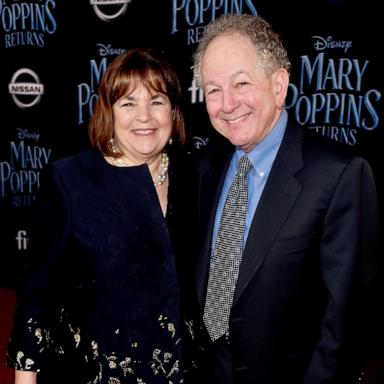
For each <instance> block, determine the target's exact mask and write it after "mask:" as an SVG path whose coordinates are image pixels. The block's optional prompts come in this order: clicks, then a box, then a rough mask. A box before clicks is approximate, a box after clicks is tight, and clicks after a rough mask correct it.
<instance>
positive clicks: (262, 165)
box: [211, 109, 288, 254]
mask: <svg viewBox="0 0 384 384" xmlns="http://www.w3.org/2000/svg"><path fill="white" fill-rule="evenodd" d="M287 121H288V114H287V111H286V110H285V109H283V110H282V112H281V115H280V117H279V120H278V121H277V123H276V125H275V127H274V128H273V129H272V130H271V132H270V133H269V134H268V135H267V136H266V137H265V138H264V139H263V140H262V141H261V142H260V143H259V144H257V145H256V147H255V148H254V149H252V151H251V152H249V153H248V154H247V155H248V158H249V160H250V161H251V163H252V165H253V167H252V168H251V169H250V171H249V172H248V174H247V184H248V211H247V218H246V221H245V231H244V244H245V243H246V241H247V238H248V233H249V228H250V226H251V223H252V219H253V216H254V214H255V211H256V208H257V205H258V203H259V200H260V196H261V194H262V193H263V190H264V186H265V183H266V181H267V178H268V175H269V172H270V171H271V168H272V164H273V162H274V160H275V157H276V154H277V151H278V150H279V148H280V144H281V141H282V140H283V136H284V133H285V128H286V125H287ZM244 154H245V152H244V151H243V150H241V149H238V148H236V150H235V152H234V154H233V156H232V159H231V163H230V165H229V168H228V171H227V175H226V177H225V181H224V185H223V189H222V191H221V195H220V200H219V204H218V206H217V210H216V217H215V224H214V227H213V237H212V249H211V254H212V252H213V248H214V244H215V243H216V237H217V231H218V229H219V224H220V219H221V215H222V211H223V208H224V203H225V199H226V197H227V194H228V192H229V188H230V187H231V184H232V182H233V180H234V178H235V176H236V170H237V164H238V161H239V159H240V157H241V156H243V155H244Z"/></svg>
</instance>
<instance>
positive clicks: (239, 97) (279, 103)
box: [201, 34, 288, 152]
mask: <svg viewBox="0 0 384 384" xmlns="http://www.w3.org/2000/svg"><path fill="white" fill-rule="evenodd" d="M201 83H202V87H203V90H204V95H205V101H206V106H207V111H208V115H209V118H210V120H211V123H212V125H213V127H214V128H215V129H216V130H217V131H218V132H219V133H221V134H222V135H223V136H224V137H226V138H227V139H228V140H229V141H230V142H231V143H232V144H233V145H235V146H237V147H240V148H241V149H243V150H244V151H245V152H249V151H251V150H252V149H253V148H254V147H255V146H256V145H257V144H258V143H259V142H261V141H262V140H263V139H264V137H265V136H266V135H267V134H268V133H269V132H270V131H271V129H272V128H273V127H274V125H275V123H276V121H277V120H278V118H279V115H280V112H281V109H282V107H283V104H284V100H285V97H286V92H287V86H288V73H287V72H286V71H285V70H284V69H279V70H277V71H276V72H275V73H273V74H272V75H270V76H267V75H266V73H265V71H264V69H263V68H261V67H260V66H259V65H258V62H257V56H256V49H255V47H254V46H253V44H252V43H251V41H250V39H249V38H248V37H246V36H243V35H240V34H232V35H222V36H219V37H216V38H215V39H214V40H212V41H211V42H210V44H209V45H208V47H207V49H206V51H205V52H204V55H203V57H202V61H201Z"/></svg>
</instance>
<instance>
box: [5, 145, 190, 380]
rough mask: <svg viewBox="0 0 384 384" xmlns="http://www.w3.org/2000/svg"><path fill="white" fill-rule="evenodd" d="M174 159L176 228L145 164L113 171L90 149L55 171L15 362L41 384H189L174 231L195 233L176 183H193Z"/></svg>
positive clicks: (19, 317)
mask: <svg viewBox="0 0 384 384" xmlns="http://www.w3.org/2000/svg"><path fill="white" fill-rule="evenodd" d="M172 163H173V164H175V160H174V159H172V158H171V171H170V189H169V203H168V212H167V216H169V221H170V222H173V223H174V225H176V226H178V227H179V230H175V228H173V230H172V231H170V230H169V228H168V226H167V222H166V219H165V218H164V217H163V214H162V211H161V207H160V204H159V201H158V197H157V194H156V190H155V187H154V185H153V182H152V179H151V176H150V173H149V170H148V167H147V166H146V165H142V166H135V167H115V166H112V165H110V164H108V163H107V162H106V161H105V159H104V158H103V157H102V156H101V155H100V154H99V153H98V152H96V151H94V150H88V151H85V152H82V153H80V154H77V155H74V156H71V157H68V158H65V159H62V160H59V161H56V162H54V163H52V164H51V165H50V166H49V167H48V170H47V175H46V177H45V179H44V182H43V184H42V187H41V189H40V196H39V198H38V200H37V203H36V213H37V215H36V216H37V219H36V220H37V222H35V225H34V228H33V233H32V235H31V237H30V242H31V243H30V247H31V249H32V250H33V263H32V265H31V267H30V270H29V271H28V275H27V279H26V280H25V282H24V283H23V284H22V286H21V288H20V290H19V293H18V305H17V310H16V314H15V326H14V330H13V333H12V337H11V340H10V344H9V350H8V364H9V365H12V366H15V367H16V368H17V369H21V370H31V371H37V372H38V383H44V384H52V383H79V384H88V383H89V384H90V383H108V384H123V383H147V384H149V383H169V384H170V383H173V384H175V383H181V382H183V381H182V380H183V371H184V367H183V361H182V344H183V340H182V338H181V333H182V332H181V318H180V317H181V316H180V289H179V288H180V287H179V280H178V273H179V272H178V270H177V264H178V262H177V260H176V258H175V252H174V246H173V244H172V239H171V236H170V232H173V233H178V234H179V235H180V236H184V235H182V233H187V232H188V229H187V228H183V223H181V222H179V221H178V219H177V218H178V217H179V218H183V220H184V219H186V218H185V217H184V213H183V212H181V210H180V207H181V206H182V204H181V203H180V202H181V199H178V198H177V196H182V195H183V192H182V191H177V193H176V191H174V190H173V189H172V186H174V185H176V184H178V185H179V186H180V187H181V186H184V187H186V188H188V187H187V185H186V184H185V183H184V182H181V179H180V177H179V176H177V175H175V172H174V171H172ZM174 179H175V180H176V181H175V183H174V182H173V180H174ZM172 196H173V197H176V198H175V199H174V200H176V202H175V201H172ZM184 197H186V196H183V198H184ZM177 201H178V202H177ZM186 203H187V204H188V202H186ZM183 229H184V230H185V232H184V230H183ZM181 240H182V239H180V238H178V240H177V242H178V244H179V245H178V247H179V248H180V244H182V243H183V244H187V242H184V241H181ZM182 264H183V262H180V265H182ZM179 274H180V273H179Z"/></svg>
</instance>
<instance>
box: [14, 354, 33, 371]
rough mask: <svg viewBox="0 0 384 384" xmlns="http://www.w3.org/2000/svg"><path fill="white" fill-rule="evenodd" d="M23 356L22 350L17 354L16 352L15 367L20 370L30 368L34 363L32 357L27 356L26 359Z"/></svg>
mask: <svg viewBox="0 0 384 384" xmlns="http://www.w3.org/2000/svg"><path fill="white" fill-rule="evenodd" d="M24 356H25V355H24V352H22V351H18V352H17V354H16V363H17V366H16V368H18V369H20V370H30V369H31V368H32V366H33V365H34V364H35V362H34V361H33V360H32V359H30V358H29V357H27V358H26V359H23V358H24ZM23 360H24V361H23Z"/></svg>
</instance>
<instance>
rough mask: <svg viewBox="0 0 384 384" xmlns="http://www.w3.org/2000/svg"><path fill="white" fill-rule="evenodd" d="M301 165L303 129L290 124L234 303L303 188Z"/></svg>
mask: <svg viewBox="0 0 384 384" xmlns="http://www.w3.org/2000/svg"><path fill="white" fill-rule="evenodd" d="M302 166H303V160H302V152H301V130H300V128H299V127H297V126H290V125H288V126H287V129H286V133H285V136H284V139H283V142H282V144H281V147H280V149H279V152H278V154H277V156H276V159H275V161H274V164H273V166H272V169H271V172H270V175H269V178H268V180H267V183H266V185H265V188H264V191H263V194H262V196H261V199H260V202H259V204H258V207H257V209H256V212H255V215H254V217H253V220H252V224H251V228H250V231H249V235H248V239H247V242H246V244H245V248H244V253H243V259H242V262H241V265H240V271H239V279H238V282H237V286H236V290H235V294H234V299H233V306H234V305H235V304H236V302H237V301H238V299H239V297H240V296H241V294H242V293H243V292H244V290H245V288H246V287H247V285H248V284H249V282H250V281H251V279H252V278H253V276H254V275H255V273H256V272H257V270H258V269H259V267H260V266H261V264H262V262H263V260H264V258H265V257H266V255H267V253H268V251H269V249H270V248H271V246H272V244H273V242H274V241H275V239H276V236H277V234H278V232H279V229H280V227H281V225H282V224H283V223H284V221H285V219H286V218H287V216H288V215H289V212H290V211H291V208H292V206H293V204H294V203H295V201H296V199H297V197H298V195H299V193H300V191H301V188H302V186H301V184H300V183H299V182H298V180H297V179H296V178H295V173H296V172H297V171H298V170H299V169H300V168H302Z"/></svg>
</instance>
